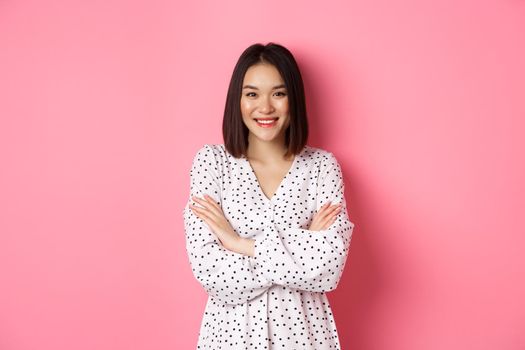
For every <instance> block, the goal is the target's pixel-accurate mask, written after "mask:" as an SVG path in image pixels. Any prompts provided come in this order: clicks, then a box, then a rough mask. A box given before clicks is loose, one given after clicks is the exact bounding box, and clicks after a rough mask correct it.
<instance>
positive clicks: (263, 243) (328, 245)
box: [254, 152, 354, 292]
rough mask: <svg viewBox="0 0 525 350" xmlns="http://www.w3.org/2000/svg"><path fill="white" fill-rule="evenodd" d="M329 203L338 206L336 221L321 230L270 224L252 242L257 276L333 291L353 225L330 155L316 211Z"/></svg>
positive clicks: (312, 289)
mask: <svg viewBox="0 0 525 350" xmlns="http://www.w3.org/2000/svg"><path fill="white" fill-rule="evenodd" d="M329 200H331V201H332V204H336V203H339V202H340V203H342V209H341V211H340V212H339V214H337V217H336V220H335V221H334V222H333V223H332V224H331V225H330V227H328V228H327V229H325V230H320V231H311V230H308V229H302V228H294V227H281V226H282V225H278V224H275V223H271V224H269V225H267V226H266V227H265V228H264V235H263V236H262V237H260V238H258V239H256V240H255V255H254V258H255V260H256V262H257V266H258V267H259V268H260V273H261V274H262V275H263V276H264V277H265V278H266V279H268V280H270V281H272V282H273V283H275V284H278V285H283V286H288V287H290V288H295V289H300V290H304V291H310V292H327V291H331V290H334V289H335V288H336V287H337V285H338V283H339V280H340V278H341V275H342V272H343V269H344V266H345V263H346V258H347V255H348V251H349V248H350V241H351V238H352V232H353V228H354V224H353V223H352V222H351V221H350V219H349V217H348V212H347V208H346V201H345V198H344V182H343V174H342V171H341V167H340V165H339V163H338V162H337V159H336V158H335V156H334V155H333V154H332V153H330V152H329V153H328V156H327V157H326V159H325V160H324V162H323V164H322V165H321V169H320V175H319V182H318V184H317V201H316V205H317V210H319V208H320V207H321V206H322V205H323V204H324V203H326V202H327V201H329Z"/></svg>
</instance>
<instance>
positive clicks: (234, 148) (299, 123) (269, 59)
mask: <svg viewBox="0 0 525 350" xmlns="http://www.w3.org/2000/svg"><path fill="white" fill-rule="evenodd" d="M258 63H267V64H271V65H273V66H274V67H275V68H277V70H278V71H279V73H280V74H281V77H282V78H283V80H284V84H285V86H286V90H287V94H288V107H289V112H290V125H289V126H288V128H287V129H286V132H285V143H286V146H287V152H286V155H290V154H299V153H300V152H301V150H302V149H303V148H304V146H305V145H306V142H307V140H308V119H307V115H306V99H305V95H304V85H303V79H302V76H301V72H300V71H299V66H298V65H297V62H296V61H295V58H294V57H293V55H292V53H291V52H290V51H289V50H288V49H287V48H285V47H284V46H282V45H279V44H276V43H273V42H269V43H268V44H266V45H263V44H260V43H257V44H253V45H251V46H249V47H248V48H247V49H246V50H244V52H243V53H242V54H241V56H240V57H239V60H238V61H237V64H236V65H235V68H234V69H233V74H232V77H231V80H230V85H229V87H228V95H227V96H226V106H225V108H224V118H223V120H222V135H223V138H224V147H225V148H226V150H227V151H228V152H229V153H230V154H232V155H233V156H234V157H236V158H239V157H240V156H241V155H245V156H246V150H247V148H248V133H249V130H248V128H247V127H246V125H244V123H243V120H242V114H241V106H240V105H241V94H242V83H243V81H244V75H245V74H246V71H247V70H248V68H250V67H251V66H253V65H256V64H258Z"/></svg>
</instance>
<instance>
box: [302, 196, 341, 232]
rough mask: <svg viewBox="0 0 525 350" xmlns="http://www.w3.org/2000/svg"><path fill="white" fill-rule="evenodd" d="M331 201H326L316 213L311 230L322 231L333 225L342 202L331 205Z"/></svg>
mask: <svg viewBox="0 0 525 350" xmlns="http://www.w3.org/2000/svg"><path fill="white" fill-rule="evenodd" d="M330 203H331V202H330V201H329V202H326V203H325V204H323V206H322V207H321V208H320V209H319V211H318V212H317V213H315V215H314V218H313V220H312V223H311V224H310V227H309V228H308V229H309V230H312V231H321V230H326V229H327V228H328V227H330V225H332V224H333V223H334V221H335V219H336V218H337V214H339V212H340V211H341V203H338V204H334V205H331V206H329V205H328V204H330Z"/></svg>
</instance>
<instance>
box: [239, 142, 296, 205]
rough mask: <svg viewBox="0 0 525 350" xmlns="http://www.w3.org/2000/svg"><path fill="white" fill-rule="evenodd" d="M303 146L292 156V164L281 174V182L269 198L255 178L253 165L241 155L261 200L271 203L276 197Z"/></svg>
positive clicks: (293, 167)
mask: <svg viewBox="0 0 525 350" xmlns="http://www.w3.org/2000/svg"><path fill="white" fill-rule="evenodd" d="M305 148H306V146H305V147H304V148H303V149H302V150H301V152H299V153H298V154H296V155H295V156H294V158H293V161H292V165H291V166H290V168H288V171H287V172H286V174H285V175H284V176H283V178H282V180H281V182H280V183H279V186H277V189H276V190H275V192H274V193H273V195H272V196H271V197H270V198H268V196H266V194H265V193H264V191H263V190H262V187H261V184H260V183H259V179H258V178H257V175H256V174H255V170H253V167H252V165H251V163H250V161H249V160H248V158H247V157H246V156H245V155H242V159H243V161H244V162H245V163H246V165H247V166H248V169H249V172H250V173H251V175H252V178H253V180H254V181H255V183H256V184H257V189H258V191H259V195H260V196H262V198H263V200H264V201H265V202H268V203H272V202H273V201H274V199H275V197H277V195H278V194H279V192H281V188H282V187H283V186H284V183H285V182H286V180H287V178H288V175H290V174H291V173H292V172H293V171H294V170H295V167H296V164H297V162H298V160H299V156H300V155H301V154H302V153H303V152H304V149H305Z"/></svg>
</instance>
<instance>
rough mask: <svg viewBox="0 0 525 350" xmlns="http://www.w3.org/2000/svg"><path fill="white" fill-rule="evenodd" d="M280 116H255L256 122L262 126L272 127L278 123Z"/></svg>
mask: <svg viewBox="0 0 525 350" xmlns="http://www.w3.org/2000/svg"><path fill="white" fill-rule="evenodd" d="M278 119H279V118H278V117H277V118H260V119H259V118H255V122H256V123H257V125H258V126H260V127H262V128H271V127H272V126H275V125H276V124H277V120H278Z"/></svg>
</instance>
